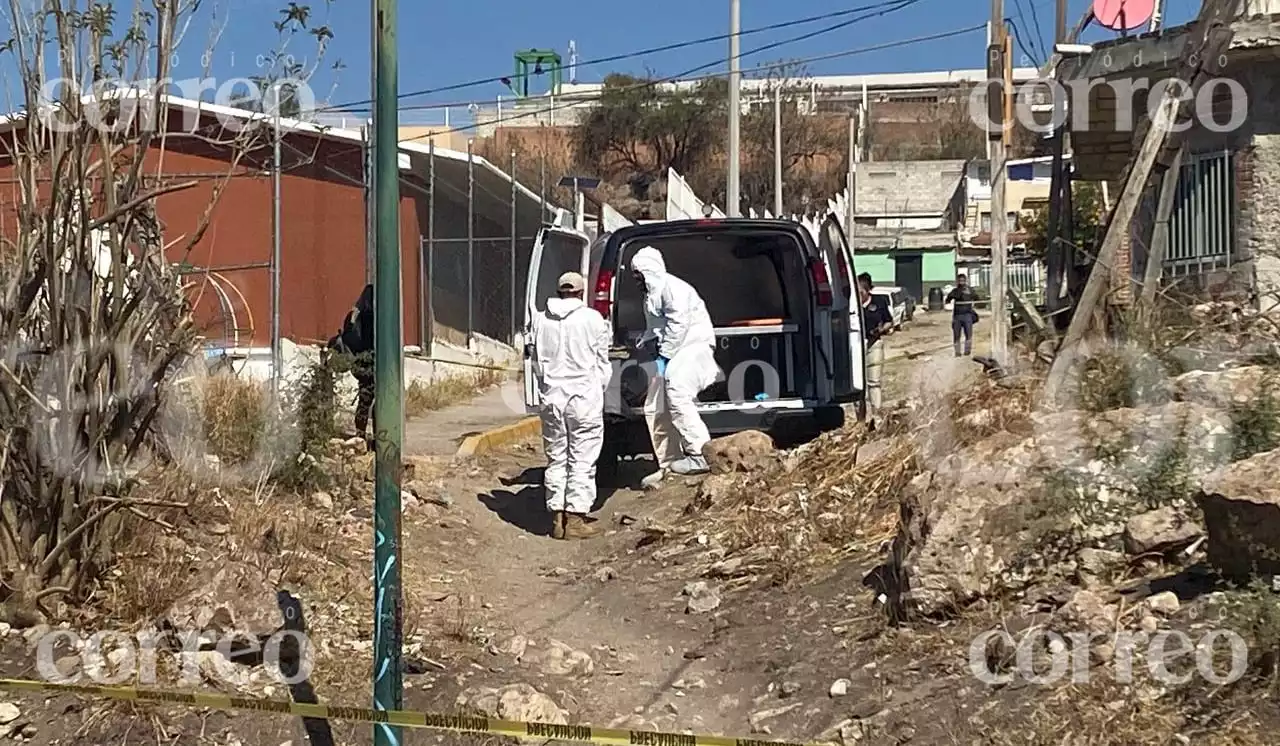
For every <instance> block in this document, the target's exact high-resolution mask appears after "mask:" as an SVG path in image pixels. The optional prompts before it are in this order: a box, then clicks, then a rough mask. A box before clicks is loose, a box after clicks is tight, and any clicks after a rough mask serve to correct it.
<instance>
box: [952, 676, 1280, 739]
mask: <svg viewBox="0 0 1280 746" xmlns="http://www.w3.org/2000/svg"><path fill="white" fill-rule="evenodd" d="M1033 689H1034V690H1035V693H1036V695H1037V696H1035V697H1034V698H1032V699H1031V700H1030V701H1028V702H1025V703H1022V704H1021V706H1010V705H1009V703H1007V702H1002V701H1000V700H992V701H990V702H989V703H988V705H987V706H986V707H984V708H983V710H982V711H980V712H979V714H978V715H977V716H976V717H975V718H974V719H975V720H977V722H973V721H971V723H970V726H971V730H970V732H969V733H965V734H963V735H961V734H957V736H958V737H959V739H960V740H958V742H961V743H967V742H970V741H969V740H968V739H970V738H972V739H980V740H976V741H973V742H975V743H977V742H981V743H983V744H990V746H1121V745H1123V746H1166V745H1167V744H1171V743H1205V744H1215V745H1217V746H1262V744H1266V743H1273V742H1274V741H1273V739H1274V736H1272V735H1268V734H1267V733H1266V732H1265V731H1266V730H1267V729H1265V728H1263V727H1261V725H1260V723H1259V722H1258V721H1257V719H1256V718H1255V717H1254V716H1253V715H1252V714H1251V713H1250V707H1249V706H1248V705H1247V704H1245V703H1243V702H1239V703H1237V702H1232V703H1228V702H1220V701H1214V699H1215V698H1214V697H1212V696H1209V697H1198V696H1192V695H1191V693H1190V692H1171V693H1168V694H1165V695H1164V696H1161V697H1159V698H1151V697H1149V698H1146V699H1143V698H1142V697H1139V696H1135V691H1134V690H1133V689H1132V688H1130V687H1126V686H1122V685H1121V684H1119V683H1117V682H1115V681H1114V680H1113V679H1112V678H1111V676H1110V675H1109V674H1105V673H1098V674H1097V675H1095V676H1094V677H1092V680H1091V681H1090V682H1089V683H1086V684H1078V685H1072V686H1061V687H1057V688H1054V689H1050V690H1048V691H1045V690H1042V689H1039V688H1038V687H1037V688H1033ZM1151 693H1152V694H1153V693H1154V692H1151ZM1179 736H1182V737H1184V738H1188V739H1190V740H1185V741H1184V740H1181V739H1180V738H1179Z"/></svg>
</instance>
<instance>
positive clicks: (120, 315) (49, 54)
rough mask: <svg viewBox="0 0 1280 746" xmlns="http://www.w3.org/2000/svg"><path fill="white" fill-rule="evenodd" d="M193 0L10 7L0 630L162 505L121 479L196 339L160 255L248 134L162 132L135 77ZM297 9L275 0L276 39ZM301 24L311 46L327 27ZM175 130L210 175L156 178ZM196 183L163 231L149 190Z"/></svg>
mask: <svg viewBox="0 0 1280 746" xmlns="http://www.w3.org/2000/svg"><path fill="white" fill-rule="evenodd" d="M195 8H196V5H195V4H191V3H187V4H182V3H173V2H167V1H161V0H144V2H143V3H142V4H141V5H139V6H137V7H134V6H129V7H128V8H127V9H122V10H125V12H122V13H119V14H117V8H116V6H115V4H114V3H113V2H111V1H110V0H107V1H106V2H95V3H92V4H89V5H88V6H87V7H86V6H85V4H84V3H80V2H77V1H75V0H46V1H45V2H43V3H40V4H37V5H36V6H31V7H28V6H23V5H21V4H19V3H17V2H11V4H10V14H9V15H10V19H11V22H12V26H13V28H12V29H11V34H10V37H11V38H10V40H9V41H7V42H5V44H4V45H3V49H4V51H7V52H9V53H11V54H12V55H13V58H14V60H13V61H14V65H13V69H14V70H15V74H16V76H17V80H16V81H15V85H12V86H10V90H9V93H10V95H11V96H16V101H15V102H14V105H15V107H16V108H17V109H18V110H19V111H21V112H24V114H25V115H24V116H21V117H19V118H16V119H14V120H12V121H11V122H10V125H11V126H10V128H9V129H7V130H6V131H5V132H4V133H3V135H0V140H2V142H3V147H4V150H5V155H6V160H7V163H6V165H8V166H9V167H10V168H11V178H10V179H8V180H7V183H8V184H9V187H8V189H9V194H8V195H7V196H8V199H6V200H5V203H6V204H7V205H10V207H9V208H8V209H9V210H10V211H11V214H10V215H9V216H7V217H11V222H10V223H9V225H8V226H7V227H8V228H9V229H8V230H7V231H6V233H5V237H4V239H3V246H2V248H0V254H2V255H4V256H5V257H6V258H7V261H5V262H3V263H0V294H2V295H3V298H2V299H0V338H3V339H4V340H6V342H7V343H8V348H7V349H6V350H5V351H4V353H3V355H2V356H0V485H3V500H2V501H0V505H2V507H0V575H2V578H0V579H2V580H3V587H4V604H3V609H4V614H3V616H5V617H6V618H7V619H9V620H10V621H12V622H14V623H21V624H29V623H31V622H32V621H33V620H35V619H38V618H40V617H41V616H46V614H44V613H43V612H42V610H41V609H40V608H39V607H40V602H41V601H42V600H43V599H48V598H50V597H56V596H75V595H78V594H81V593H82V592H84V591H85V590H86V586H87V585H88V581H91V580H92V579H94V578H96V577H97V576H98V575H99V573H100V571H101V569H102V568H103V567H104V566H105V565H107V564H109V563H110V562H112V561H113V560H114V555H115V550H116V547H117V546H118V541H119V539H120V537H121V535H122V533H123V530H124V527H125V522H124V517H125V516H134V517H139V518H147V519H154V516H153V515H152V514H150V513H149V512H148V511H149V510H154V509H156V508H160V507H164V506H166V505H169V504H170V503H169V502H167V501H163V500H153V499H149V498H146V497H144V496H142V495H140V494H138V492H137V491H136V489H135V488H136V487H137V485H138V476H139V470H140V468H141V466H142V460H143V457H144V456H146V455H148V453H150V452H153V451H154V452H159V453H161V454H164V453H165V450H166V449H165V447H164V443H163V442H162V441H161V439H159V438H158V437H157V421H158V419H159V418H160V414H161V412H162V409H163V408H164V406H165V404H166V402H167V400H168V398H169V396H170V394H171V392H172V388H173V383H174V379H175V377H176V375H177V373H178V371H179V370H180V369H181V367H182V365H183V364H184V363H185V362H186V361H187V360H188V359H190V357H191V356H192V354H193V352H194V351H195V348H196V344H197V339H196V328H195V324H194V323H193V319H192V315H191V309H190V305H189V302H188V299H187V298H186V297H185V295H184V292H183V289H182V283H181V278H180V277H179V274H178V271H177V269H178V268H177V262H178V261H180V260H181V259H182V258H185V257H186V256H187V255H188V254H189V253H190V252H191V250H192V249H193V248H194V247H195V245H196V244H197V243H198V242H199V241H200V240H201V239H202V238H203V236H204V235H205V232H206V230H207V228H208V226H209V224H210V221H211V219H212V215H213V210H214V207H215V206H216V205H217V203H218V200H219V197H220V196H221V194H222V192H223V189H224V188H225V187H226V185H227V183H229V181H230V179H231V178H232V175H233V174H234V173H236V172H237V171H238V170H239V169H240V166H241V163H242V161H243V159H244V158H245V156H246V154H247V153H249V152H251V151H253V150H255V149H257V148H258V147H259V146H260V145H261V144H262V143H261V140H262V139H263V133H264V130H263V128H260V127H246V128H228V127H227V126H226V125H225V123H223V124H217V123H212V122H211V120H209V119H201V120H200V121H199V122H198V123H197V124H196V126H192V127H190V129H187V128H186V127H185V126H184V127H179V128H178V129H177V131H174V128H173V122H172V120H171V118H170V117H169V116H168V111H169V101H168V99H167V98H166V96H165V91H164V90H163V88H162V87H161V86H158V85H155V84H153V83H151V82H150V81H154V80H159V81H168V80H169V79H170V78H171V70H170V64H171V61H172V60H173V59H174V58H175V54H174V52H175V50H176V48H177V45H178V39H179V37H180V36H181V33H182V31H183V30H184V29H186V28H187V24H188V23H189V22H190V21H191V20H192V15H191V14H192V13H194V11H195ZM309 15H310V9H309V7H307V6H301V5H298V4H296V3H290V4H289V6H288V8H287V9H286V10H285V11H284V13H283V20H281V21H280V22H279V23H278V24H277V29H278V30H279V32H280V34H281V42H282V43H284V42H285V40H286V37H287V36H288V35H289V34H290V33H292V32H293V31H294V30H296V29H299V28H305V27H306V25H307V19H308V17H309ZM310 31H311V32H312V33H313V34H315V35H316V38H317V39H319V40H320V42H321V45H322V46H323V43H324V41H326V40H327V38H328V36H330V35H331V34H330V33H329V32H328V31H327V29H326V30H323V31H320V30H319V29H310ZM317 31H320V33H316V32H317ZM271 59H273V60H275V57H271ZM273 64H274V63H273ZM292 72H295V73H296V72H299V71H296V70H295V71H292ZM58 83H60V85H59V84H58ZM113 88H115V89H123V90H114V91H113V90H112V89H113ZM50 92H52V95H53V96H54V98H53V99H52V100H50V99H49V98H47V96H49V95H51V94H50ZM86 92H89V95H85V94H86ZM177 119H181V117H178V118H177ZM184 125H185V123H184ZM232 130H234V131H232ZM177 141H184V142H195V143H197V144H198V146H199V147H202V148H206V149H208V150H212V151H217V152H222V153H226V154H227V155H228V158H227V159H226V160H227V164H226V171H225V173H224V174H222V175H221V176H220V177H219V176H216V175H215V176H212V177H208V178H202V179H184V178H175V177H174V175H172V174H166V173H164V172H163V163H165V159H164V158H163V157H161V158H156V157H155V155H156V153H162V152H164V151H165V150H166V149H167V148H169V147H173V143H176V142H177ZM170 160H172V159H170ZM210 184H211V185H212V186H211V190H210V194H209V197H210V200H209V206H208V207H207V208H206V209H205V211H204V213H203V214H202V215H201V216H200V217H199V220H198V221H197V222H198V224H197V225H196V226H195V227H194V228H191V229H188V230H186V231H185V232H183V233H182V234H181V235H176V236H168V235H166V234H165V226H164V223H163V221H162V219H161V216H160V215H158V214H157V208H156V205H157V199H158V198H159V197H161V196H162V195H167V194H173V193H175V192H179V191H184V190H189V189H193V188H195V187H197V186H201V185H205V186H208V185H210ZM175 257H177V259H175Z"/></svg>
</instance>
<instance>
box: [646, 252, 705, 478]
mask: <svg viewBox="0 0 1280 746" xmlns="http://www.w3.org/2000/svg"><path fill="white" fill-rule="evenodd" d="M631 269H632V275H633V276H634V278H635V280H636V282H638V283H640V285H641V287H643V288H644V312H645V319H646V323H647V328H646V330H645V334H644V336H643V337H642V338H641V339H640V345H641V346H643V345H646V344H648V342H649V340H652V339H654V338H657V340H658V377H659V378H660V379H661V382H662V390H661V392H660V399H659V402H658V406H657V408H656V411H654V412H652V413H646V417H647V419H648V421H649V437H650V439H651V440H652V443H653V453H654V455H655V456H656V457H657V459H658V471H657V472H656V473H654V474H650V475H649V476H647V477H645V480H644V482H643V486H644V487H645V489H653V488H654V487H656V486H657V485H658V484H659V483H660V482H661V481H662V479H663V478H664V476H665V474H666V472H667V471H668V470H670V471H671V472H673V473H675V474H681V475H691V474H706V473H707V472H708V471H710V467H709V466H708V465H707V459H706V458H705V457H704V456H703V455H702V449H703V448H704V447H705V446H706V445H707V443H710V442H711V434H710V433H709V432H708V431H707V425H706V423H704V422H703V421H702V415H701V414H699V413H698V394H700V393H702V392H703V390H705V389H706V388H707V387H708V386H710V385H712V384H713V383H715V382H716V379H717V378H719V376H720V368H719V366H717V365H716V358H715V344H716V332H715V327H714V326H712V324H711V315H710V314H709V313H708V312H707V304H706V302H705V301H703V300H702V296H700V295H698V291H697V290H695V289H694V288H693V286H692V285H690V284H689V283H687V282H685V281H684V280H682V279H680V278H679V277H676V276H674V275H671V274H668V272H667V263H666V260H664V259H663V258H662V254H661V253H659V252H658V250H657V249H655V248H653V247H652V246H645V247H644V248H642V249H640V250H639V251H637V252H636V255H635V257H634V258H632V260H631ZM647 409H651V407H646V410H647Z"/></svg>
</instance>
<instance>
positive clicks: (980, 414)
mask: <svg viewBox="0 0 1280 746" xmlns="http://www.w3.org/2000/svg"><path fill="white" fill-rule="evenodd" d="M1043 384H1044V381H1043V379H1041V378H1039V377H1032V376H1024V377H1020V378H1017V379H1013V380H1010V381H1004V382H1002V381H996V380H993V379H990V378H983V379H981V380H979V381H977V382H976V383H975V384H974V385H972V386H969V387H967V388H963V389H960V390H958V391H953V392H951V393H950V394H949V395H948V397H947V412H948V413H949V415H950V420H951V423H952V430H951V435H952V437H953V438H954V439H955V445H957V446H960V447H963V446H968V445H972V444H974V443H977V442H978V441H981V440H986V439H987V438H990V437H993V436H995V435H998V434H1000V433H1014V434H1015V435H1031V434H1032V432H1033V430H1034V423H1033V422H1032V419H1031V415H1032V414H1033V413H1034V412H1035V409H1036V403H1037V399H1038V397H1039V393H1040V388H1041V386H1042V385H1043Z"/></svg>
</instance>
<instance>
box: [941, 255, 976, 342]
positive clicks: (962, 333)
mask: <svg viewBox="0 0 1280 746" xmlns="http://www.w3.org/2000/svg"><path fill="white" fill-rule="evenodd" d="M977 301H978V294H977V293H975V292H974V290H973V288H972V287H970V286H969V278H968V276H966V275H963V274H959V275H956V286H955V287H954V288H952V290H951V292H950V293H947V299H946V301H945V302H947V303H951V304H953V305H952V308H951V343H952V345H954V346H955V350H956V357H968V356H970V355H972V354H973V325H974V324H975V323H977V321H978V308H977ZM961 337H964V348H963V349H964V351H963V353H962V352H961V347H960V338H961Z"/></svg>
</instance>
